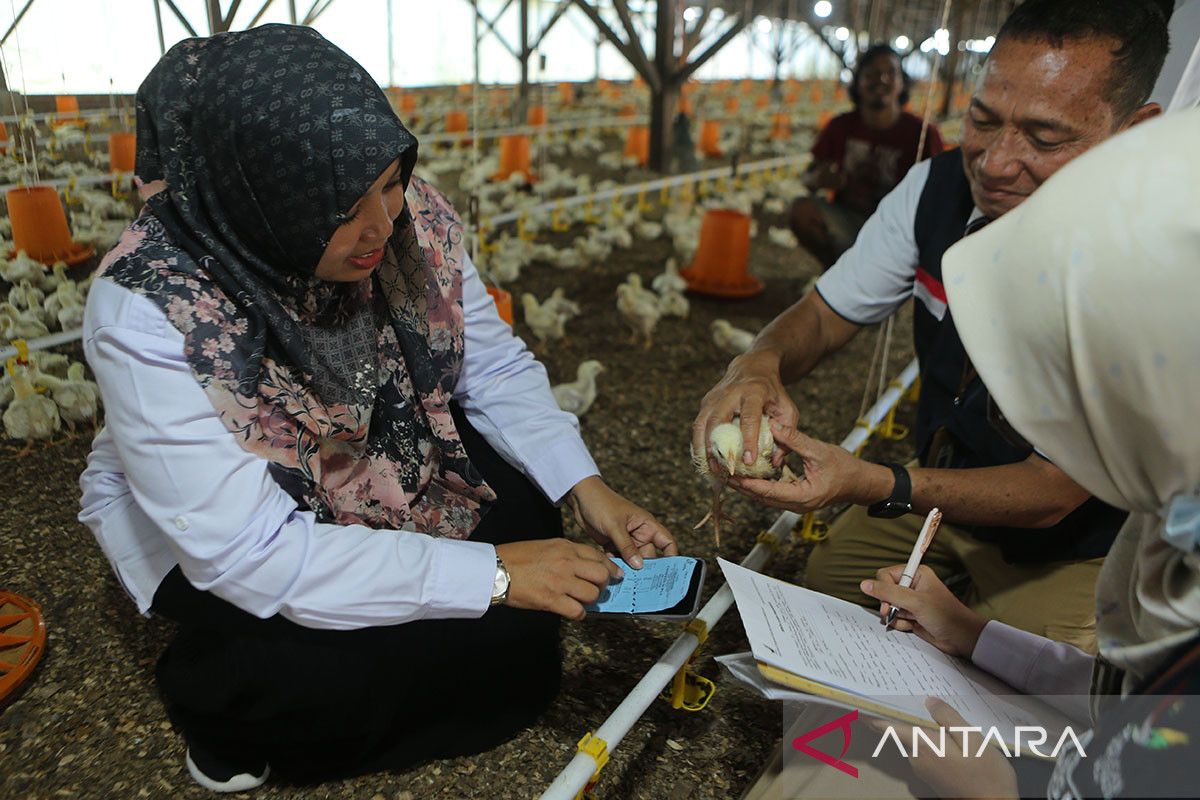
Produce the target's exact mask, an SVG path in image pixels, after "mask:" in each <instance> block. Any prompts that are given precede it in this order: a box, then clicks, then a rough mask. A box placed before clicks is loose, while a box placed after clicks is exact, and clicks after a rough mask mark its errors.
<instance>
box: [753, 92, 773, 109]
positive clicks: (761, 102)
mask: <svg viewBox="0 0 1200 800" xmlns="http://www.w3.org/2000/svg"><path fill="white" fill-rule="evenodd" d="M769 105H771V98H770V97H769V96H768V95H765V94H760V95H759V96H758V97H756V98H754V107H755V108H766V107H767V106H769Z"/></svg>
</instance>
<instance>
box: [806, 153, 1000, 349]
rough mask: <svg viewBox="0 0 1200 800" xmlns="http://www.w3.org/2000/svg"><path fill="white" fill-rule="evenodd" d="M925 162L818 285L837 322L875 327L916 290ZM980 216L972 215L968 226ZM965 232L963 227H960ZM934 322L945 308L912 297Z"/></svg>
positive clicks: (911, 172)
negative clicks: (918, 231)
mask: <svg viewBox="0 0 1200 800" xmlns="http://www.w3.org/2000/svg"><path fill="white" fill-rule="evenodd" d="M929 164H930V162H929V161H928V160H925V161H922V162H920V163H918V164H916V165H914V166H913V168H912V169H910V170H909V171H908V174H907V175H905V176H904V179H903V180H902V181H900V183H898V184H897V185H896V188H895V189H892V191H890V192H888V194H887V196H885V197H884V198H883V200H881V201H880V203H879V207H878V208H876V209H875V213H874V214H872V215H871V216H870V218H868V219H867V221H866V223H865V224H864V225H863V227H862V230H860V231H859V232H858V238H857V239H855V240H854V245H853V246H852V247H851V248H850V249H849V250H847V251H846V252H845V253H843V254H842V256H841V258H839V259H838V260H837V262H836V263H834V265H833V266H832V267H830V268H829V270H828V271H827V272H826V273H825V274H824V275H822V276H821V277H820V278H819V279H818V280H817V286H816V289H817V292H818V293H819V294H820V295H821V299H822V300H824V301H825V303H826V304H827V305H828V306H829V307H830V308H831V309H833V311H834V313H836V314H837V315H838V316H839V317H842V318H843V319H845V320H847V321H848V322H853V323H854V324H855V325H874V324H875V323H877V322H883V321H884V320H885V319H887V318H888V317H890V316H891V315H892V314H894V313H895V312H896V310H897V309H899V308H900V306H902V305H904V302H905V301H906V300H908V298H910V297H912V296H913V293H914V289H916V288H917V268H918V266H919V264H918V261H919V260H920V255H919V251H918V249H917V235H916V230H915V227H916V222H917V206H918V205H919V204H920V202H921V192H923V191H924V190H925V181H926V180H928V178H929ZM982 216H983V212H981V211H980V210H979V209H978V208H973V209H972V210H971V215H970V217H969V218H968V219H967V225H968V226H969V225H970V224H971V223H972V222H974V221H975V220H976V219H978V218H980V217H982ZM964 227H965V226H964ZM917 297H918V299H920V300H922V301H923V302H924V303H925V304H926V307H927V308H928V309H929V312H930V313H931V314H933V315H934V316H935V317H937V318H938V319H941V318H942V315H943V314H944V313H945V303H944V302H941V303H939V302H938V300H937V298H935V297H930V296H929V295H928V294H922V293H921V292H919V291H918V292H917Z"/></svg>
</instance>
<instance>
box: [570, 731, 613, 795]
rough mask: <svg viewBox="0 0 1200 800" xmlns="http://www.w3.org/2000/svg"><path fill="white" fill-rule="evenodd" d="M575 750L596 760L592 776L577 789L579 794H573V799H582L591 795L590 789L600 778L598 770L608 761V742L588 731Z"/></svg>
mask: <svg viewBox="0 0 1200 800" xmlns="http://www.w3.org/2000/svg"><path fill="white" fill-rule="evenodd" d="M575 750H576V751H577V752H580V753H583V754H585V755H589V756H591V757H592V760H593V761H595V762H596V771H595V772H593V773H592V777H591V778H589V779H588V782H587V784H586V785H584V787H583V788H582V789H580V790H579V794H577V795H575V800H584V798H586V797H591V792H592V789H593V788H594V787H595V786H596V783H597V782H598V781H599V780H600V770H602V769H604V765H605V764H607V763H608V742H606V741H604V740H603V739H601V738H600V737H599V736H593V735H592V733H591V732H590V731H589V732H588V733H585V734H584V735H583V738H582V739H580V740H579V744H578V745H576V747H575Z"/></svg>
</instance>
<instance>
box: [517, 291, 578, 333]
mask: <svg viewBox="0 0 1200 800" xmlns="http://www.w3.org/2000/svg"><path fill="white" fill-rule="evenodd" d="M521 308H522V309H523V310H524V312H525V324H526V325H528V326H529V330H531V331H533V335H534V336H536V337H537V340H538V341H539V342H541V343H542V344H545V343H546V341H547V340H554V339H561V338H563V337H564V336H566V333H567V332H566V329H565V328H564V327H563V318H562V315H561V314H559V313H558V312H556V311H555V310H554V309H553V308H549V309H548V308H546V307H545V306H544V305H542V304H541V303H539V302H538V300H537V298H536V297H534V296H533V295H531V294H530V293H529V292H526V293H525V294H523V295H521Z"/></svg>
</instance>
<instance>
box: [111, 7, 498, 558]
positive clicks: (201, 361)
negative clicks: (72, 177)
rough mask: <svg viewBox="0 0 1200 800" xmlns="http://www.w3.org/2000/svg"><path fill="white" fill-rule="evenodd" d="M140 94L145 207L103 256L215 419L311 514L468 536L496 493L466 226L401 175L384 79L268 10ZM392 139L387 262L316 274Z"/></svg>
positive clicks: (411, 151) (404, 153) (183, 53)
mask: <svg viewBox="0 0 1200 800" xmlns="http://www.w3.org/2000/svg"><path fill="white" fill-rule="evenodd" d="M137 115H138V130H137V139H138V152H137V170H136V172H137V175H138V179H139V181H141V183H142V185H143V196H145V197H146V208H145V209H144V210H143V213H142V215H141V216H140V217H139V219H138V220H136V221H135V222H134V223H133V225H131V226H130V228H129V229H128V230H127V231H126V232H125V235H124V236H123V237H122V239H121V241H120V242H119V243H118V244H117V246H116V248H114V250H113V251H112V252H110V253H109V254H108V255H107V256H106V257H105V259H104V263H103V264H102V265H101V271H102V275H103V277H104V278H106V279H108V280H111V281H113V282H115V283H117V284H119V285H121V286H124V287H126V288H128V289H130V290H132V291H134V292H136V293H138V294H141V295H143V296H145V297H147V298H148V299H150V300H151V301H153V302H154V303H155V304H156V305H158V306H159V308H161V309H162V310H163V312H164V313H165V314H166V316H167V318H168V319H169V320H170V322H171V324H172V325H174V326H175V327H176V328H177V329H178V330H179V331H180V333H182V334H183V336H184V342H185V353H186V356H187V359H188V363H189V365H190V366H191V368H192V372H193V374H194V375H195V377H196V380H197V381H198V382H199V383H200V385H201V387H202V388H203V389H204V391H205V393H206V395H207V396H208V398H209V400H210V401H211V402H212V404H213V406H214V407H215V408H216V410H217V412H218V414H219V416H220V418H221V420H222V422H223V423H224V424H225V426H226V427H227V428H228V429H229V430H230V431H231V432H232V433H233V434H234V435H235V436H236V437H237V440H238V442H239V443H240V444H241V446H242V447H243V448H245V449H246V450H248V451H250V452H252V453H255V454H256V455H259V456H261V457H263V458H265V459H267V460H269V461H270V462H271V463H272V473H273V474H274V476H275V477H276V479H277V480H278V481H279V482H280V484H281V485H282V486H283V487H284V488H285V489H287V490H288V491H289V492H290V493H291V494H292V495H293V496H294V497H296V498H297V499H298V500H299V501H300V502H302V503H303V504H304V505H306V506H307V507H309V508H310V509H312V510H313V511H315V512H316V514H317V517H318V519H320V520H321V521H325V522H337V523H341V524H353V523H359V524H364V525H368V526H370V527H374V528H392V529H398V528H400V527H402V526H405V527H409V528H412V527H415V528H416V529H417V530H418V531H422V532H426V533H430V534H435V535H444V536H452V537H457V538H465V537H466V536H468V535H469V534H470V532H471V531H472V530H473V529H474V527H475V526H476V525H477V524H478V522H479V519H480V517H481V516H482V514H483V513H484V512H485V511H486V508H487V507H488V505H489V504H490V502H491V501H492V500H494V499H495V495H494V493H493V492H492V490H491V489H490V488H489V487H488V486H487V484H486V483H484V481H483V479H482V477H481V476H480V475H479V473H478V471H477V470H475V469H474V468H473V467H472V465H471V463H470V461H469V460H468V459H467V455H466V452H465V451H464V449H463V446H462V442H461V440H460V438H459V435H458V431H457V430H456V428H455V425H454V422H453V420H452V418H451V415H450V409H449V401H450V397H451V394H452V392H453V390H454V387H455V384H456V383H457V380H458V375H459V372H460V370H461V367H462V358H463V309H462V268H463V257H464V255H463V250H462V225H461V222H460V221H459V219H458V217H457V216H456V215H455V213H454V211H453V209H452V208H451V207H450V205H449V203H448V202H447V201H446V200H445V198H444V197H442V196H441V195H440V194H439V193H438V192H437V191H436V190H435V189H433V188H432V187H430V186H429V185H427V184H425V183H423V182H422V181H420V180H418V179H416V178H412V177H411V176H412V170H413V166H414V164H415V163H416V158H417V141H416V139H415V138H414V137H413V135H412V134H411V133H409V132H408V131H407V130H406V129H405V128H404V126H403V125H402V124H401V123H400V120H399V119H397V117H396V115H395V114H394V113H393V112H392V110H391V108H390V106H389V104H388V102H387V98H386V97H385V95H384V93H383V92H382V91H381V90H380V88H379V87H378V86H377V85H376V84H375V82H374V81H373V80H372V79H371V78H370V76H369V75H368V74H367V72H366V71H365V70H364V69H363V68H362V67H361V66H359V65H358V64H357V63H356V62H355V61H354V60H352V59H351V58H350V57H349V56H347V55H346V54H345V53H343V52H342V51H341V50H339V49H338V48H336V47H335V46H333V45H332V44H330V43H329V42H328V41H326V40H325V39H324V38H322V37H321V35H320V34H318V33H317V32H315V31H313V30H312V29H311V28H305V27H298V26H290V25H265V26H262V27H259V28H255V29H253V30H250V31H246V32H242V33H226V34H219V35H216V36H212V37H210V38H206V39H187V40H185V41H183V42H181V43H179V44H178V45H176V46H175V47H173V48H172V49H171V50H170V52H168V53H167V54H166V55H165V56H163V58H162V60H161V61H159V63H158V65H157V66H156V67H155V68H154V69H153V70H152V71H151V73H150V75H149V76H148V77H147V78H146V80H145V81H144V82H143V84H142V86H141V88H140V89H139V90H138V96H137ZM396 159H399V160H400V164H401V177H402V178H403V180H404V182H405V185H406V192H405V199H406V208H405V211H404V212H403V213H402V215H401V217H400V218H399V219H398V220H397V221H396V225H395V228H394V231H393V234H392V236H391V239H390V240H389V242H388V246H387V248H386V250H385V256H384V259H383V262H382V263H381V264H380V266H379V267H378V268H377V269H376V270H375V272H374V273H373V274H372V275H371V277H370V278H368V279H365V280H363V281H361V282H359V283H354V284H345V283H331V282H325V281H321V280H318V279H317V278H315V277H314V271H315V270H316V267H317V263H318V262H319V261H320V259H321V256H322V254H323V252H324V250H325V247H326V246H327V245H328V243H329V239H330V238H331V237H332V235H333V233H334V231H335V230H336V229H337V227H338V225H339V224H341V222H342V221H343V220H344V216H343V215H344V214H345V213H346V212H348V211H349V209H350V208H351V207H352V206H353V205H354V203H356V202H357V201H358V199H359V198H360V197H361V196H362V195H363V194H364V193H365V192H366V191H367V189H368V188H369V187H370V186H371V184H372V183H374V181H375V180H376V179H377V178H378V177H379V176H380V175H381V174H382V173H383V172H384V170H385V169H387V168H389V167H390V165H391V164H392V163H393V162H395V161H396Z"/></svg>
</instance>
